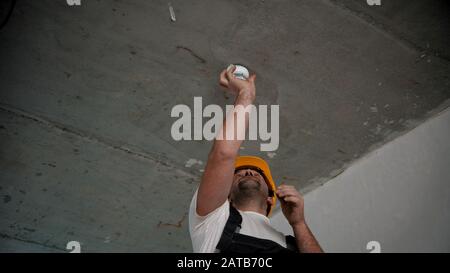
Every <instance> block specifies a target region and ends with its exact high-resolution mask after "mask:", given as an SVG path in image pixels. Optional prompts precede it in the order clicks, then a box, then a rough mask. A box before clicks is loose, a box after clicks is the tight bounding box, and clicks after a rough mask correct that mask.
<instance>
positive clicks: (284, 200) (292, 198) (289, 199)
mask: <svg viewBox="0 0 450 273" xmlns="http://www.w3.org/2000/svg"><path fill="white" fill-rule="evenodd" d="M280 201H281V203H294V204H297V203H299V202H300V198H298V197H297V196H293V195H289V196H286V197H283V198H280Z"/></svg>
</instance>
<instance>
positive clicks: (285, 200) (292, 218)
mask: <svg viewBox="0 0 450 273" xmlns="http://www.w3.org/2000/svg"><path fill="white" fill-rule="evenodd" d="M276 194H277V196H278V198H279V199H280V203H281V209H282V210H283V214H284V216H285V217H286V219H287V220H288V222H289V224H290V225H291V226H292V229H293V230H294V235H295V240H296V241H297V247H298V250H299V251H300V252H302V253H321V252H323V250H322V248H321V247H320V245H319V242H317V240H316V238H315V237H314V235H313V234H312V232H311V230H310V229H309V227H308V225H307V224H306V221H305V213H304V202H303V197H302V196H301V194H300V193H299V192H298V191H297V190H296V189H295V188H294V186H289V185H280V186H279V187H278V189H277V192H276Z"/></svg>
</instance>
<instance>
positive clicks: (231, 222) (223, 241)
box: [217, 204, 242, 249]
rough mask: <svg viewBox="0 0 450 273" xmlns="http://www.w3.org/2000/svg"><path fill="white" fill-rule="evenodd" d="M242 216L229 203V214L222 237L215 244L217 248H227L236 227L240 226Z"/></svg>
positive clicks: (231, 241)
mask: <svg viewBox="0 0 450 273" xmlns="http://www.w3.org/2000/svg"><path fill="white" fill-rule="evenodd" d="M241 223H242V216H241V214H240V213H239V211H238V210H237V209H235V208H234V207H233V206H232V205H231V204H230V216H229V217H228V221H227V223H226V224H225V227H224V229H223V233H222V237H220V241H219V243H218V244H217V249H228V247H229V246H230V245H231V244H232V243H233V236H234V233H235V232H236V230H237V228H238V227H239V228H241Z"/></svg>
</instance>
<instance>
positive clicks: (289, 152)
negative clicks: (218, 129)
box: [0, 0, 450, 252]
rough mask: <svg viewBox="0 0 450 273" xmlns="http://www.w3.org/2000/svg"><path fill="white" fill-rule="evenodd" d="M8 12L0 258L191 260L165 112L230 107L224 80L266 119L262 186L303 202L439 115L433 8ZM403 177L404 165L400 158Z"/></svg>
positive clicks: (219, 5)
mask: <svg viewBox="0 0 450 273" xmlns="http://www.w3.org/2000/svg"><path fill="white" fill-rule="evenodd" d="M171 2H172V6H173V7H174V10H175V14H176V19H177V20H176V22H171V21H170V19H169V10H168V2H167V1H125V0H121V1H119V0H116V1H106V0H99V1H83V0H81V6H78V7H76V6H72V7H71V6H68V5H67V4H66V1H63V0H61V1H53V0H43V1H24V0H22V1H21V0H19V1H18V2H17V5H16V7H15V9H14V12H13V14H12V16H11V19H10V21H9V22H8V24H7V25H6V27H5V28H4V29H2V30H0V60H1V62H2V65H1V66H0V113H1V114H0V126H1V127H0V143H1V144H0V145H1V150H0V169H1V173H0V195H1V198H2V199H1V200H0V203H1V207H0V214H1V217H0V236H1V238H0V251H12V250H19V251H20V250H28V251H33V250H35V251H65V246H66V243H67V242H68V241H72V240H75V241H80V242H81V244H82V251H108V252H114V251H161V252H183V251H191V245H190V238H189V234H188V230H187V218H186V213H187V210H188V205H189V202H190V199H191V198H192V194H193V192H194V191H195V189H196V187H197V185H198V183H199V177H200V176H201V170H202V169H203V168H204V163H203V164H194V165H192V166H190V164H187V165H186V162H188V161H189V159H196V160H200V161H202V162H205V161H206V158H207V153H208V151H209V148H210V146H211V143H210V142H208V141H190V142H186V141H181V142H176V141H174V140H173V139H172V138H171V136H170V128H171V125H172V123H173V122H174V121H175V119H173V118H171V117H170V111H171V109H172V107H173V106H174V105H176V104H187V105H190V106H192V105H193V97H194V96H201V97H203V104H204V105H206V104H219V105H225V104H232V103H233V99H232V98H231V97H229V96H227V95H225V94H224V93H223V92H222V91H221V89H220V88H219V87H218V85H217V76H218V73H219V71H220V70H221V69H223V68H224V67H226V65H227V64H229V63H242V64H245V65H247V66H248V67H250V68H251V69H252V70H253V71H255V72H256V73H257V75H258V79H257V93H258V95H257V103H259V104H278V105H280V147H279V149H278V150H277V151H276V152H275V154H269V155H270V156H269V155H268V154H267V153H262V152H260V151H259V144H258V143H256V142H246V143H244V145H243V146H244V147H245V148H244V149H243V150H242V153H243V154H253V155H258V156H262V157H264V158H266V159H267V160H268V161H269V162H270V164H271V166H272V168H273V173H274V176H275V178H276V180H277V183H281V182H285V183H290V184H294V185H296V186H297V187H298V188H299V189H301V190H302V192H307V191H309V190H311V189H313V188H315V187H317V186H319V185H321V184H323V183H325V182H326V181H327V180H328V179H330V178H331V177H333V176H336V175H337V174H339V173H340V172H341V171H342V170H343V169H345V168H346V167H347V166H348V165H349V164H351V162H353V161H354V160H357V159H358V158H360V157H362V156H364V155H365V154H367V153H368V152H369V151H371V150H373V149H374V147H377V146H379V145H382V144H383V143H385V142H386V141H388V140H389V139H392V138H393V137H395V136H398V135H399V134H402V133H404V132H405V131H408V130H409V129H411V128H413V127H414V126H416V125H417V124H418V123H420V122H422V121H423V120H425V119H426V118H428V117H430V116H432V115H433V113H436V112H437V111H440V110H442V109H444V108H446V107H447V106H448V105H449V103H448V101H447V99H448V98H449V97H450V91H449V84H450V80H449V77H448V76H449V75H450V65H449V56H450V52H449V48H450V47H449V40H448V39H449V35H448V29H449V22H448V17H447V15H448V11H449V9H448V7H449V5H448V4H447V3H445V1H437V0H436V1H396V2H395V4H393V3H391V2H392V1H390V2H388V1H382V5H381V6H378V7H376V6H368V5H366V1H362V0H361V1H357V0H347V1H329V0H320V1H317V0H305V1H294V0H283V1H268V0H266V1H218V0H217V1H215V0H214V1H212V0H210V1H181V0H172V1H171ZM405 160H407V159H406V158H405Z"/></svg>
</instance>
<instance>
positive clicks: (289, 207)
mask: <svg viewBox="0 0 450 273" xmlns="http://www.w3.org/2000/svg"><path fill="white" fill-rule="evenodd" d="M233 71H234V67H232V68H231V69H228V70H224V71H222V73H221V74H220V85H222V86H224V87H226V88H227V89H228V90H229V91H231V92H232V93H234V94H235V95H236V101H235V110H234V111H233V112H232V113H230V114H229V115H228V116H227V117H226V118H225V120H224V123H223V126H222V129H221V131H220V132H219V134H218V136H222V137H216V139H215V141H214V144H213V147H212V149H211V151H210V153H209V156H208V162H207V164H206V168H205V172H204V174H203V177H202V180H201V183H200V186H199V188H198V190H197V192H196V193H195V194H194V197H193V199H192V202H191V206H190V213H189V232H190V234H191V239H192V244H193V249H194V251H195V252H221V253H276V252H282V253H284V252H303V253H304V252H322V249H321V247H320V246H319V243H318V242H317V240H316V239H315V238H314V235H313V234H312V233H311V231H310V230H309V228H308V226H307V224H306V221H305V216H304V213H303V198H302V196H301V195H300V194H299V192H298V191H297V190H296V189H295V188H294V187H293V186H288V185H280V186H279V187H277V188H276V186H275V183H274V181H273V179H272V175H271V173H270V169H269V166H268V165H267V163H266V162H265V161H264V160H263V159H261V158H258V157H253V156H245V157H238V152H239V147H240V145H241V143H242V140H239V139H242V138H238V137H236V135H239V134H240V133H244V135H245V131H246V129H247V127H248V120H249V117H248V114H246V113H245V111H246V110H245V107H247V106H248V105H251V104H252V103H253V102H254V100H255V95H256V88H255V79H256V75H255V74H253V75H251V76H250V77H249V78H248V79H247V80H242V79H238V78H236V77H235V76H234V74H233ZM239 106H240V107H239ZM242 114H243V115H242ZM239 117H240V118H242V117H244V119H245V120H241V121H239ZM242 121H243V122H242ZM229 131H231V134H229V135H227V133H229ZM230 135H231V136H234V137H231V138H230V137H226V136H230ZM277 197H278V198H279V199H280V203H281V208H282V211H283V214H284V215H285V217H286V218H287V220H288V222H289V224H290V225H291V226H292V229H293V232H294V235H295V238H294V237H292V236H285V235H284V234H282V233H280V232H278V231H277V230H275V229H274V228H273V227H272V226H271V225H270V220H269V218H268V216H269V214H270V212H271V211H272V209H273V208H274V207H275V202H276V198H277Z"/></svg>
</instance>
